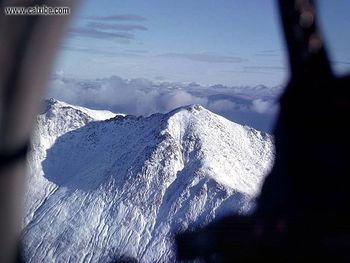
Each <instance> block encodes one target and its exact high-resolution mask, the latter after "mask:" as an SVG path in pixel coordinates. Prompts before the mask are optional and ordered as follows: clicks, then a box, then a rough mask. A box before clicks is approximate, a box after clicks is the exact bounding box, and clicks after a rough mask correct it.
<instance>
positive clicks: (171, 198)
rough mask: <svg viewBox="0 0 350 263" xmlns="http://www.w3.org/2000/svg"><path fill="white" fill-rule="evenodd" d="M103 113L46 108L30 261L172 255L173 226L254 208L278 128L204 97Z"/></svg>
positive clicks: (40, 127)
mask: <svg viewBox="0 0 350 263" xmlns="http://www.w3.org/2000/svg"><path fill="white" fill-rule="evenodd" d="M96 115H97V116H99V118H98V119H103V117H101V115H103V114H100V113H98V112H97V113H96V112H95V114H91V112H90V111H89V110H88V109H84V108H80V107H75V106H72V105H68V104H65V103H62V102H59V101H55V100H50V101H48V102H47V106H46V108H45V110H44V111H43V113H42V114H41V115H39V116H38V119H37V122H38V123H37V128H36V130H35V134H34V139H33V150H32V153H31V156H30V157H29V160H28V163H29V166H30V169H29V170H30V171H29V173H30V176H28V183H29V186H30V187H29V188H28V191H27V194H26V196H27V199H26V204H25V205H26V216H25V221H24V225H25V228H24V231H23V244H24V256H25V258H26V260H27V261H28V262H112V261H113V260H115V259H118V258H121V257H123V256H128V257H130V258H136V259H137V260H139V261H140V262H173V261H174V260H175V259H174V250H173V243H172V240H173V235H174V233H176V232H178V231H183V230H185V229H192V228H194V227H197V226H202V225H205V224H207V223H208V222H210V221H212V220H213V219H214V218H215V217H219V216H222V215H224V214H227V213H228V212H238V213H244V212H247V211H248V210H249V209H250V206H251V200H252V198H253V197H254V196H256V195H257V194H258V192H259V189H260V185H261V183H262V179H263V177H264V175H265V174H266V172H267V171H268V170H269V168H270V167H271V163H272V159H273V145H272V141H271V138H270V136H269V135H267V134H264V133H261V132H258V131H256V130H254V129H252V128H249V127H243V126H240V125H238V124H235V123H232V122H230V121H228V120H226V119H224V118H222V117H220V116H218V115H215V114H213V113H211V112H210V111H208V110H206V109H204V108H203V107H201V106H198V105H194V106H188V107H183V108H179V109H177V110H174V111H172V112H170V113H168V114H155V115H152V116H150V117H134V116H123V115H117V116H116V117H114V118H112V119H109V120H105V121H96V119H94V118H95V117H96ZM109 117H110V114H105V118H109Z"/></svg>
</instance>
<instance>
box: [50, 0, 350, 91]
mask: <svg viewBox="0 0 350 263" xmlns="http://www.w3.org/2000/svg"><path fill="white" fill-rule="evenodd" d="M275 2H277V1H274V0H264V1H261V0H249V1H247V0H218V1H212V0H201V1H197V0H177V1H173V0H147V1H143V0H128V1H120V0H117V1H116V0H100V1H95V0H85V1H81V4H80V6H79V8H78V12H77V13H76V14H75V18H74V20H73V21H72V24H71V26H70V28H69V30H68V33H67V35H66V38H65V41H64V43H63V44H62V49H61V52H60V55H59V58H58V62H57V64H56V70H57V71H64V72H65V73H67V74H71V75H78V76H80V77H93V78H94V77H106V76H110V75H119V76H121V77H124V78H148V79H150V80H167V81H182V82H198V83H201V84H205V85H212V84H225V85H233V86H236V85H259V84H263V85H267V86H276V85H282V84H284V83H285V82H286V80H287V78H288V66H287V63H286V55H285V51H284V50H285V49H284V42H283V39H282V37H281V32H280V25H279V16H278V13H277V12H276V11H277V6H276V3H275ZM318 3H319V9H320V11H321V15H320V16H321V22H322V25H323V28H324V31H325V35H326V37H327V40H329V41H328V42H329V43H328V44H329V46H330V49H331V51H332V52H331V55H332V56H333V57H332V60H333V61H334V66H335V67H336V69H337V70H339V71H340V72H345V71H347V70H349V68H350V52H349V49H348V48H347V47H348V45H349V43H350V34H349V33H348V28H349V27H350V19H349V17H350V16H349V15H348V12H349V10H350V2H349V1H347V0H336V1H327V0H320V1H318ZM340 36H341V37H340Z"/></svg>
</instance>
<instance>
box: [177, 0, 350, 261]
mask: <svg viewBox="0 0 350 263" xmlns="http://www.w3.org/2000/svg"><path fill="white" fill-rule="evenodd" d="M279 8H280V13H281V19H282V25H283V29H284V33H285V39H286V44H287V47H288V53H289V61H290V69H291V76H292V78H291V80H290V82H289V84H288V86H287V89H286V91H285V93H284V94H283V96H282V97H281V100H280V103H281V112H280V114H279V118H278V121H277V123H276V126H275V131H274V135H275V141H276V161H275V165H274V167H273V169H272V171H271V173H270V175H269V176H268V177H267V179H266V181H265V183H264V185H263V188H262V193H261V196H260V198H259V200H258V209H257V211H256V212H255V213H254V215H252V216H247V217H240V216H231V217H227V218H225V219H222V220H220V221H217V222H214V223H212V224H210V225H209V226H208V227H206V228H204V229H201V230H198V231H197V232H192V233H182V234H179V235H178V236H177V238H176V242H177V249H178V251H177V255H178V259H194V258H202V259H204V260H205V261H206V262H270V263H271V262H350V209H349V208H350V191H349V186H350V184H349V183H350V132H349V130H348V122H349V120H350V95H349V94H350V76H346V77H343V78H337V77H335V76H334V74H333V73H332V71H331V68H330V64H329V61H328V58H327V54H326V50H325V47H324V43H323V41H322V38H321V35H320V32H319V30H318V28H317V26H316V15H315V14H316V11H315V7H314V5H313V2H312V1H309V0H279Z"/></svg>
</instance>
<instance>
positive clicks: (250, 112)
mask: <svg viewBox="0 0 350 263" xmlns="http://www.w3.org/2000/svg"><path fill="white" fill-rule="evenodd" d="M280 92H281V88H279V87H274V88H268V87H265V86H256V87H227V86H223V85H215V86H201V85H198V84H196V83H189V84H184V83H172V82H152V81H150V80H147V79H131V80H127V79H123V78H120V77H117V76H112V77H108V78H103V79H93V80H91V79H77V78H73V77H66V76H65V75H64V74H55V75H54V76H53V77H52V79H51V82H50V90H49V93H48V97H54V98H57V99H60V100H63V101H66V102H68V103H72V104H76V105H81V106H85V107H90V108H96V109H108V110H111V111H114V112H120V113H126V114H131V115H150V114H153V113H157V112H162V113H165V112H168V111H171V110H173V109H175V108H178V107H181V106H185V105H189V104H201V105H202V106H204V107H206V108H207V109H209V110H211V111H213V112H215V113H217V114H220V115H222V116H224V117H226V118H228V119H230V120H232V121H234V122H237V123H241V124H245V125H249V126H252V127H254V128H256V129H259V130H263V131H267V132H271V127H272V123H273V120H274V118H275V116H276V113H277V111H278V107H277V104H276V100H277V97H278V95H279V94H280Z"/></svg>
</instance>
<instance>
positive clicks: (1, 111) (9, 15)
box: [0, 0, 74, 262]
mask: <svg viewBox="0 0 350 263" xmlns="http://www.w3.org/2000/svg"><path fill="white" fill-rule="evenodd" d="M73 2H74V1H69V0H60V1H58V0H51V1H50V0H48V1H34V0H17V1H1V2H0V4H1V15H0V36H1V41H0V262H13V261H14V257H15V254H16V250H17V246H18V243H19V233H20V231H21V227H20V225H21V208H22V201H23V200H22V198H23V192H24V176H25V157H26V153H27V151H28V147H29V138H30V135H31V131H32V125H33V123H34V117H35V116H36V114H37V112H38V111H39V107H40V102H41V100H42V95H43V91H44V88H45V85H46V80H47V79H48V76H49V73H50V66H51V63H52V61H53V58H54V54H55V50H56V48H57V46H58V44H59V40H60V38H61V36H62V34H63V30H64V28H65V25H66V23H67V21H68V18H69V16H68V15H63V14H58V15H48V14H46V13H43V14H39V13H32V12H31V11H30V10H32V9H33V8H34V7H35V6H37V7H38V6H44V5H45V6H46V8H48V7H55V6H56V7H58V6H65V7H66V8H69V10H70V8H71V6H72V3H73ZM10 7H11V8H12V9H11V10H12V11H11V10H9V8H10ZM16 8H19V9H16Z"/></svg>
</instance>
